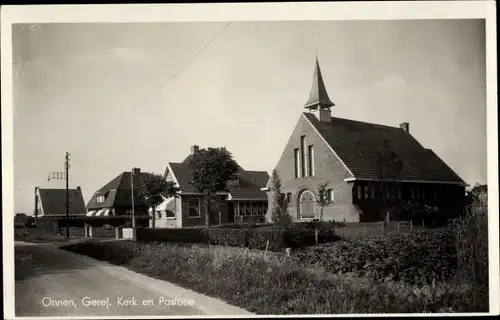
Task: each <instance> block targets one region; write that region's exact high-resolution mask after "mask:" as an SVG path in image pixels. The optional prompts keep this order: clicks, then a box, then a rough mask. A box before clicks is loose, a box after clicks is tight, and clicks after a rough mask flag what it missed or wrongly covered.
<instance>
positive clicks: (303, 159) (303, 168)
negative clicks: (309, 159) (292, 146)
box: [300, 136, 306, 177]
mask: <svg viewBox="0 0 500 320" xmlns="http://www.w3.org/2000/svg"><path fill="white" fill-rule="evenodd" d="M305 149H306V136H302V137H300V153H301V154H300V162H301V164H302V166H301V176H302V177H305V176H306V157H305V152H306V150H305Z"/></svg>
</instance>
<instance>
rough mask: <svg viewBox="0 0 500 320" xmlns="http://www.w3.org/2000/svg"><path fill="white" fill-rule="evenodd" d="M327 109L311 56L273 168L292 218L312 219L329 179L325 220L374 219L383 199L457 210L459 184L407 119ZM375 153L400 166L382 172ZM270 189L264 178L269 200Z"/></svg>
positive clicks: (461, 195)
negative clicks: (352, 116) (387, 120)
mask: <svg viewBox="0 0 500 320" xmlns="http://www.w3.org/2000/svg"><path fill="white" fill-rule="evenodd" d="M332 107H334V103H333V102H332V101H331V100H330V98H329V96H328V93H327V91H326V88H325V85H324V82H323V78H322V75H321V70H320V67H319V63H318V60H317V59H316V66H315V70H314V77H313V85H312V89H311V92H310V96H309V100H308V101H307V103H306V104H305V108H306V109H307V111H306V112H304V113H302V114H301V115H300V118H299V120H298V122H297V124H296V126H295V129H294V130H293V133H292V134H291V136H290V139H289V141H288V143H287V144H286V146H285V149H284V152H283V154H282V155H281V157H280V159H279V162H278V164H277V166H276V168H275V169H276V171H277V173H278V174H279V176H280V178H281V182H282V189H281V192H282V193H283V194H284V195H285V196H286V198H287V200H288V202H289V213H290V214H291V215H292V216H293V218H294V219H295V220H299V221H300V220H304V221H307V220H310V219H314V218H319V207H318V205H317V203H316V194H317V188H318V186H319V185H320V184H321V183H328V186H327V195H328V198H329V199H328V200H330V204H329V205H327V206H325V207H324V213H323V220H327V221H329V220H335V221H345V222H365V221H366V222H367V221H380V220H381V219H380V211H381V210H382V209H383V208H384V206H383V204H384V203H385V204H386V203H387V201H388V200H389V201H390V200H405V201H408V200H412V201H413V200H415V201H419V202H420V203H425V204H432V205H435V206H440V207H443V208H447V209H449V210H451V211H456V212H459V211H460V210H462V208H463V203H464V197H465V186H466V183H465V182H464V181H463V180H462V179H461V178H460V177H459V176H458V175H457V174H456V173H455V172H454V171H453V170H452V169H451V168H450V167H449V166H448V165H446V163H444V162H443V161H442V160H441V159H440V158H439V157H438V156H437V155H436V154H435V153H434V152H433V151H432V150H430V149H426V148H425V147H424V146H422V145H421V144H420V143H419V142H418V141H417V140H416V139H415V138H414V137H413V136H412V135H411V134H410V129H409V128H410V126H409V123H406V122H405V123H402V124H400V125H399V126H398V127H391V126H386V125H379V124H373V123H366V122H360V121H354V120H348V119H342V118H337V117H332V110H331V109H332ZM381 151H385V152H388V154H390V155H391V156H392V158H397V159H399V161H400V162H399V163H401V166H400V167H399V170H397V171H394V170H393V174H391V175H389V174H385V173H384V172H387V169H384V168H386V167H384V166H383V165H381V164H380V163H381V162H380V161H379V160H378V159H379V155H380V153H381ZM392 158H391V159H392ZM381 182H382V183H381ZM382 185H387V187H381V186H382ZM271 186H272V183H271V181H269V182H268V184H267V185H266V188H264V190H266V191H267V192H268V198H269V203H271V201H272V198H273V195H272V189H271ZM382 197H386V199H383V198H382ZM267 219H268V220H270V210H269V211H268V213H267Z"/></svg>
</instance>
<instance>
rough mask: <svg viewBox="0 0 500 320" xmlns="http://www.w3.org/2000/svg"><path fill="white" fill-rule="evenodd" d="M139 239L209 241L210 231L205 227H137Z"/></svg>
mask: <svg viewBox="0 0 500 320" xmlns="http://www.w3.org/2000/svg"><path fill="white" fill-rule="evenodd" d="M136 232H137V240H138V241H145V242H148V241H168V242H186V243H207V242H208V239H209V238H208V232H207V230H206V229H204V228H197V229H195V228H183V229H172V228H137V231H136Z"/></svg>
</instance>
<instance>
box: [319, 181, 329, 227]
mask: <svg viewBox="0 0 500 320" xmlns="http://www.w3.org/2000/svg"><path fill="white" fill-rule="evenodd" d="M327 186H328V182H323V183H321V184H320V185H319V186H318V188H317V189H316V202H317V203H318V206H319V208H320V214H319V221H323V212H324V209H325V207H326V206H327V205H329V204H330V203H331V200H330V196H329V194H328V189H327Z"/></svg>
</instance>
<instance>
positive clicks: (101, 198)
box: [97, 196, 106, 203]
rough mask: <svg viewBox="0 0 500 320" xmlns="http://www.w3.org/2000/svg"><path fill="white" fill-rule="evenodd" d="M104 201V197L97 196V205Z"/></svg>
mask: <svg viewBox="0 0 500 320" xmlns="http://www.w3.org/2000/svg"><path fill="white" fill-rule="evenodd" d="M104 201H106V197H105V196H97V203H103V202H104Z"/></svg>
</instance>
